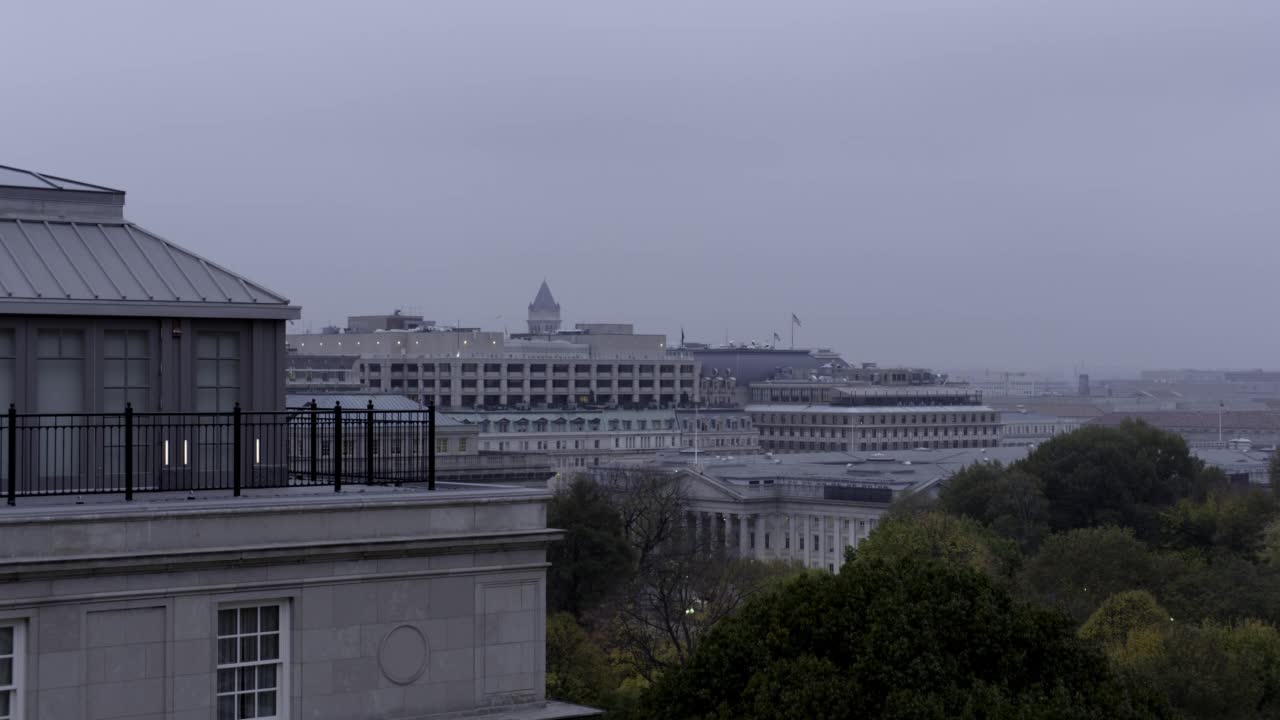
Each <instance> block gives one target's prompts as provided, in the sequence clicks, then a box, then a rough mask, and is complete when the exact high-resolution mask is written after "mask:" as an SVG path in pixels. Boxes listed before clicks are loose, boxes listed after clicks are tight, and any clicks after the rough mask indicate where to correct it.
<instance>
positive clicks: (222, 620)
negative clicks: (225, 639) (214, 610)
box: [218, 610, 236, 635]
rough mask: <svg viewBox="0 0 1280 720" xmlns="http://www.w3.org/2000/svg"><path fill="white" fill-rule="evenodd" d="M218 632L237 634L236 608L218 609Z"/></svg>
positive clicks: (221, 633) (220, 633)
mask: <svg viewBox="0 0 1280 720" xmlns="http://www.w3.org/2000/svg"><path fill="white" fill-rule="evenodd" d="M218 634H219V635H235V634H236V611H235V610H219V611H218Z"/></svg>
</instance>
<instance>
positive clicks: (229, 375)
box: [218, 360, 240, 387]
mask: <svg viewBox="0 0 1280 720" xmlns="http://www.w3.org/2000/svg"><path fill="white" fill-rule="evenodd" d="M218 384H219V385H221V386H223V387H226V386H228V385H232V386H234V385H239V384H240V361H239V360H219V361H218Z"/></svg>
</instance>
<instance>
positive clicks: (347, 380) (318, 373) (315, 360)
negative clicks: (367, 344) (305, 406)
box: [285, 351, 362, 393]
mask: <svg viewBox="0 0 1280 720" xmlns="http://www.w3.org/2000/svg"><path fill="white" fill-rule="evenodd" d="M359 360H360V357H359V356H358V355H310V354H303V353H298V352H294V351H290V352H289V354H288V355H287V356H286V357H285V366H286V369H285V388H286V389H287V390H288V391H289V392H291V393H350V392H359V391H360V390H361V389H362V385H361V383H360V377H359V375H358V374H357V373H356V363H357V362H358V361H359Z"/></svg>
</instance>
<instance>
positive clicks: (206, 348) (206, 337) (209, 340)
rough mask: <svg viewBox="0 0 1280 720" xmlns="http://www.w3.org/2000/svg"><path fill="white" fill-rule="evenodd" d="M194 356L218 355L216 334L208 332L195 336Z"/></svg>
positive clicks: (213, 356)
mask: <svg viewBox="0 0 1280 720" xmlns="http://www.w3.org/2000/svg"><path fill="white" fill-rule="evenodd" d="M196 357H198V358H216V357H218V336H217V335H212V334H210V333H200V334H199V335H197V336H196Z"/></svg>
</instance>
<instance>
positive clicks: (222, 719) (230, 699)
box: [218, 695, 236, 720]
mask: <svg viewBox="0 0 1280 720" xmlns="http://www.w3.org/2000/svg"><path fill="white" fill-rule="evenodd" d="M218 720H236V696H235V695H223V696H222V697H220V698H218Z"/></svg>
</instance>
